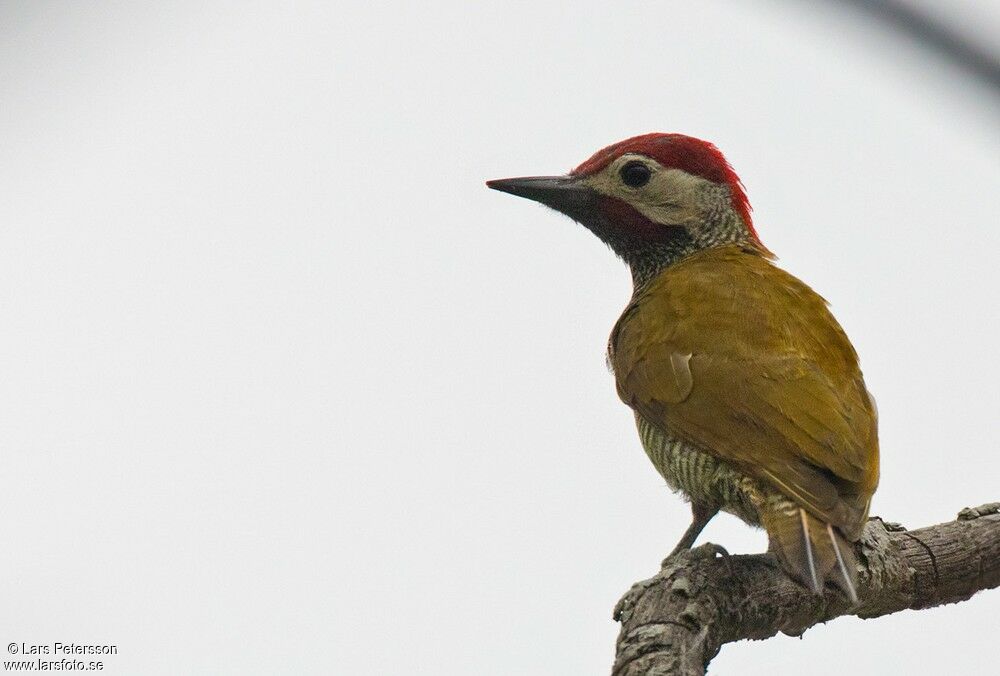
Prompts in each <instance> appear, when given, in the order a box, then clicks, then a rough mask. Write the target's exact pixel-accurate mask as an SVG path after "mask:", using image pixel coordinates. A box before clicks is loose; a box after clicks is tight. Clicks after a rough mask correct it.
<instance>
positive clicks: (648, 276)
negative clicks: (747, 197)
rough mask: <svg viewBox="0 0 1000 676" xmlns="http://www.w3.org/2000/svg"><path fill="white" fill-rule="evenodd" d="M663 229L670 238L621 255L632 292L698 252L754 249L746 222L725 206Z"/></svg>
mask: <svg viewBox="0 0 1000 676" xmlns="http://www.w3.org/2000/svg"><path fill="white" fill-rule="evenodd" d="M666 227H669V228H670V231H671V233H672V234H671V236H670V237H668V238H665V239H663V240H661V241H658V242H655V243H648V244H646V245H644V246H641V247H637V248H636V249H635V250H633V251H628V252H625V253H624V254H623V255H622V258H624V259H625V262H626V263H628V266H629V270H631V272H632V286H633V288H634V290H635V291H636V292H638V291H640V290H641V289H642V288H643V287H645V286H646V285H647V284H648V283H649V282H650V281H652V280H653V279H655V278H656V277H657V276H658V275H659V274H660V273H661V272H662V271H663V270H665V269H666V268H668V267H670V266H671V265H673V264H675V263H677V262H678V261H680V260H683V259H684V258H687V257H688V256H690V255H691V254H694V253H697V252H699V251H704V250H705V249H714V248H716V247H720V246H726V245H729V244H748V245H752V246H754V247H755V248H757V246H756V245H755V244H754V240H753V238H752V237H751V235H750V232H749V230H748V228H747V225H746V223H745V222H744V221H743V219H742V217H741V216H740V215H739V214H737V213H736V211H734V210H733V209H732V208H730V207H729V206H728V204H726V205H723V206H721V207H720V208H718V209H714V210H709V211H706V212H704V213H703V217H702V218H700V219H698V221H697V222H688V223H684V224H683V225H676V226H666Z"/></svg>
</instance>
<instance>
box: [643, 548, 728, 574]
mask: <svg viewBox="0 0 1000 676" xmlns="http://www.w3.org/2000/svg"><path fill="white" fill-rule="evenodd" d="M682 555H687V556H690V557H692V558H696V559H715V558H718V557H721V558H722V560H723V562H724V563H725V564H726V568H727V569H728V570H729V572H730V573H732V572H733V562H732V557H731V556H730V554H729V552H728V551H727V550H726V548H725V547H723V546H722V545H717V544H715V543H714V542H706V543H705V544H703V545H700V546H698V547H692V548H691V549H679V550H678V549H675V550H674V551H672V552H670V554H668V555H667V558H665V559H663V561H662V562H661V563H660V568H666V567H667V566H669V565H670V564H672V563H674V562H675V561H677V559H678V558H679V557H680V556H682Z"/></svg>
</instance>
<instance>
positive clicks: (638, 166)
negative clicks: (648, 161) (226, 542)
mask: <svg viewBox="0 0 1000 676" xmlns="http://www.w3.org/2000/svg"><path fill="white" fill-rule="evenodd" d="M618 174H619V176H621V177H622V183H624V184H625V185H627V186H628V187H630V188H640V187H642V186H644V185H646V184H647V183H649V177H650V176H652V175H653V172H651V171H650V170H649V167H647V166H646V165H645V164H643V163H642V162H639V161H638V160H636V161H634V162H629V163H628V164H626V165H625V166H624V167H622V168H621V170H620V171H619V172H618Z"/></svg>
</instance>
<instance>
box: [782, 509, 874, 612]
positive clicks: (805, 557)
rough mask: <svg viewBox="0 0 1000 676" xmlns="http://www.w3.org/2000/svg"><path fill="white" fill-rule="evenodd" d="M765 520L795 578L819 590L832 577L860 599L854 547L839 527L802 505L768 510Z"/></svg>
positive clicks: (851, 596) (817, 592)
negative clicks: (820, 518) (818, 516)
mask: <svg viewBox="0 0 1000 676" xmlns="http://www.w3.org/2000/svg"><path fill="white" fill-rule="evenodd" d="M763 521H764V527H765V528H766V529H767V533H768V535H769V536H770V540H771V551H773V552H774V554H775V555H776V556H777V557H778V560H779V561H780V562H781V567H782V568H784V569H785V571H786V572H787V573H788V574H789V575H790V576H791V577H792V578H794V579H795V580H797V581H799V582H801V583H802V584H804V585H806V586H808V587H809V588H810V589H812V590H813V592H814V593H816V594H822V593H823V585H824V584H825V583H826V582H827V581H829V582H831V583H833V584H834V585H835V586H837V587H839V588H840V589H841V590H843V591H844V593H845V594H847V596H848V597H850V599H851V602H852V603H856V602H857V600H858V593H857V583H856V580H855V573H854V571H855V568H856V567H857V565H856V564H857V561H856V559H855V556H854V549H853V548H852V547H851V544H850V543H849V542H848V541H847V538H845V537H844V535H843V533H841V532H840V530H839V529H838V528H836V527H834V526H833V525H832V524H829V523H826V522H824V521H821V520H819V519H817V518H816V517H815V516H813V515H812V514H810V513H809V512H807V511H806V510H805V509H802V508H801V507H798V506H795V507H791V508H785V509H771V510H767V511H766V512H765V513H764V515H763Z"/></svg>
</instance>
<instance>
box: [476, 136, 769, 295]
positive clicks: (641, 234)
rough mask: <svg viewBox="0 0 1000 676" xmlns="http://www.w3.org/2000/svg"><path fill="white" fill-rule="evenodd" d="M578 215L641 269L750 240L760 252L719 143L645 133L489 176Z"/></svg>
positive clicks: (497, 186) (493, 184)
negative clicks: (549, 172)
mask: <svg viewBox="0 0 1000 676" xmlns="http://www.w3.org/2000/svg"><path fill="white" fill-rule="evenodd" d="M486 185H487V186H489V187H490V188H493V189H494V190H501V191H503V192H508V193H510V194H512V195H517V196H519V197H526V198H528V199H531V200H535V201H536V202H541V203H542V204H545V205H547V206H549V207H552V208H553V209H556V210H558V211H561V212H562V213H564V214H566V215H567V216H569V217H570V218H573V219H574V220H576V221H578V222H580V223H581V224H583V225H584V226H586V227H587V228H588V229H590V230H591V231H592V232H593V233H594V234H596V235H597V236H598V237H600V238H601V239H602V240H603V241H604V242H605V243H607V244H608V246H610V247H611V248H612V249H613V250H614V251H615V253H617V254H618V255H619V256H621V258H622V259H624V260H625V262H626V263H628V264H629V265H630V266H631V267H632V272H633V275H634V276H635V275H637V273H640V274H639V276H645V274H642V273H648V272H649V271H650V270H651V269H653V268H656V269H659V268H661V267H663V266H664V265H668V264H669V263H671V262H673V261H674V260H677V259H679V258H681V257H683V256H685V255H687V254H689V253H692V252H694V251H698V250H700V249H705V248H709V247H713V246H720V245H723V244H731V243H737V242H742V243H747V244H750V245H752V246H754V247H756V248H758V249H759V250H760V251H761V252H762V253H766V252H767V250H766V249H765V248H764V247H763V245H762V244H761V243H760V240H759V239H758V237H757V233H756V232H755V231H754V228H753V223H752V221H751V218H750V203H749V202H748V201H747V196H746V192H745V191H744V189H743V184H742V183H741V182H740V179H739V177H738V176H737V175H736V172H734V171H733V168H732V167H731V166H730V165H729V163H728V162H727V161H726V158H725V157H723V155H722V153H721V152H719V149H718V148H716V147H715V146H714V145H712V144H711V143H708V142H707V141H702V140H700V139H696V138H693V137H691V136H685V135H683V134H645V135H643V136H636V137H633V138H630V139H626V140H624V141H620V142H619V143H615V144H614V145H611V146H608V147H607V148H604V149H603V150H599V151H598V152H597V153H595V154H594V155H593V156H592V157H591V158H590V159H588V160H587V161H586V162H584V163H583V164H581V165H580V166H578V167H577V168H576V169H574V170H573V171H571V172H570V173H569V174H567V175H565V176H533V177H525V178H506V179H498V180H495V181H487V183H486Z"/></svg>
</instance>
